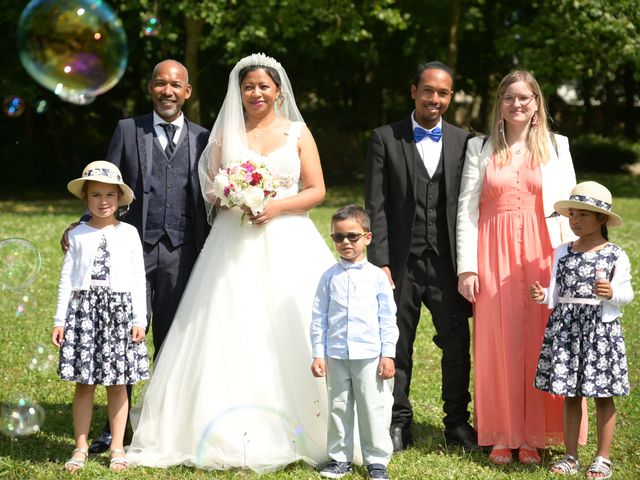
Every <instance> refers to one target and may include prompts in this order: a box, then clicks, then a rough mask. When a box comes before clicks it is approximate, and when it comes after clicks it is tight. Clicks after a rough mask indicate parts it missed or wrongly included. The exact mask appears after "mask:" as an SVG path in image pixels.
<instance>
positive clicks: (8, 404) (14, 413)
mask: <svg viewBox="0 0 640 480" xmlns="http://www.w3.org/2000/svg"><path fill="white" fill-rule="evenodd" d="M44 417H45V413H44V409H43V408H42V407H41V406H40V405H38V404H37V403H36V402H34V401H33V400H32V399H31V398H29V397H27V396H25V395H20V394H17V395H14V396H13V397H11V398H9V399H7V400H5V401H4V402H2V405H0V433H2V434H4V435H6V436H8V437H11V438H15V437H23V436H26V435H32V434H34V433H36V432H39V431H40V427H41V426H42V423H43V422H44Z"/></svg>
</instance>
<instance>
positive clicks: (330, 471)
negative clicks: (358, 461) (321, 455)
mask: <svg viewBox="0 0 640 480" xmlns="http://www.w3.org/2000/svg"><path fill="white" fill-rule="evenodd" d="M347 473H351V462H336V461H335V460H331V461H330V462H329V463H327V465H326V466H325V467H324V468H323V469H322V470H320V476H321V477H324V478H342V477H344V476H345V475H346V474H347Z"/></svg>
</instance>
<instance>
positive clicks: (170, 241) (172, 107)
mask: <svg viewBox="0 0 640 480" xmlns="http://www.w3.org/2000/svg"><path fill="white" fill-rule="evenodd" d="M147 89H148V91H149V94H150V96H151V99H152V101H153V106H154V111H153V112H152V113H148V114H146V115H141V116H139V117H134V118H127V119H124V120H120V121H119V122H118V125H117V126H116V130H115V132H114V134H113V137H112V138H111V142H110V144H109V149H108V152H107V157H106V160H108V161H110V162H113V163H114V164H116V165H117V166H118V168H120V171H121V172H122V176H123V180H124V182H125V183H126V184H127V185H129V186H130V187H131V188H132V189H133V192H134V194H135V200H134V201H133V203H132V204H131V208H130V210H129V211H128V212H127V214H126V215H125V216H124V218H123V220H124V221H126V222H127V223H130V224H132V225H133V226H135V227H136V228H137V229H138V232H139V234H140V238H141V240H142V242H143V248H144V262H145V269H146V277H147V311H148V312H150V314H151V318H150V323H149V324H150V325H151V328H152V332H153V344H154V348H155V355H157V354H158V352H159V350H160V347H161V346H162V342H163V341H164V338H165V337H166V335H167V332H168V331H169V327H170V326H171V322H172V321H173V317H174V314H175V312H176V310H177V308H178V304H179V303H180V298H181V297H182V293H183V291H184V289H185V287H186V285H187V280H188V279H189V274H190V273H191V269H192V268H193V265H194V264H195V261H196V258H197V256H198V254H199V252H200V250H201V249H202V246H203V245H204V242H205V240H206V238H207V234H208V233H209V224H208V223H207V215H206V208H205V205H204V201H203V199H202V194H201V192H200V182H199V179H198V159H199V158H200V154H201V153H202V151H203V150H204V148H205V147H206V145H207V142H208V139H209V132H208V130H206V129H204V128H202V127H201V126H200V125H197V124H195V123H192V122H190V121H189V120H187V119H186V117H185V116H184V115H183V113H182V105H184V102H185V100H187V99H188V98H189V97H190V96H191V85H190V84H189V74H188V72H187V69H186V68H185V67H184V65H182V64H181V63H179V62H177V61H175V60H164V61H162V62H160V63H158V64H157V65H156V67H155V68H154V69H153V75H152V77H151V80H149V82H148V84H147ZM129 392H130V389H129ZM110 443H111V434H110V432H109V425H108V423H107V425H106V426H105V429H104V431H103V433H102V434H101V435H100V436H99V437H98V438H96V439H95V440H94V442H93V443H92V444H91V447H90V448H89V451H90V452H91V453H101V452H104V451H106V450H107V449H108V448H109V445H110Z"/></svg>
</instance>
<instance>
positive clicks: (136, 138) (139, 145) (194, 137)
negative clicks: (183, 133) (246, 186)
mask: <svg viewBox="0 0 640 480" xmlns="http://www.w3.org/2000/svg"><path fill="white" fill-rule="evenodd" d="M185 127H187V137H186V138H185V140H186V141H188V142H189V162H190V178H189V183H190V186H191V189H190V190H191V191H190V200H191V211H192V212H193V219H192V220H193V225H194V230H195V232H194V234H195V242H196V247H197V249H198V251H200V250H201V249H202V246H203V245H204V242H205V240H206V238H207V235H208V233H209V228H210V227H209V224H208V223H207V214H206V208H205V205H204V200H203V199H202V194H201V192H200V180H199V178H198V159H199V158H200V154H201V153H202V151H203V150H204V148H205V147H206V146H207V142H208V140H209V131H208V130H206V129H205V128H202V127H201V126H200V125H197V124H195V123H192V122H190V121H189V120H187V119H186V117H185ZM153 137H154V128H153V113H149V114H147V115H141V116H139V117H133V118H126V119H124V120H120V121H119V122H118V125H117V126H116V130H115V132H114V133H113V137H111V142H110V144H109V150H108V151H107V157H106V160H107V161H109V162H112V163H114V164H116V165H117V166H118V168H119V169H120V171H121V172H122V176H123V180H124V182H125V183H126V184H127V185H129V187H131V189H132V190H133V193H134V195H135V197H136V199H135V200H134V201H133V203H132V204H131V208H130V209H129V212H128V213H127V214H126V215H125V218H124V220H125V221H126V222H127V223H130V224H131V225H133V226H134V227H136V228H137V229H138V233H139V234H140V238H141V239H144V230H145V227H146V223H147V221H146V219H147V211H148V209H149V197H150V192H151V159H152V150H153Z"/></svg>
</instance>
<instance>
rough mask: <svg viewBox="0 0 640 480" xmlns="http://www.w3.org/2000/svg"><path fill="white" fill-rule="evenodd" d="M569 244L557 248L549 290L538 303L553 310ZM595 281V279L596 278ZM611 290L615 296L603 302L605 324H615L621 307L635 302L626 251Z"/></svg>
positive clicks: (616, 270) (620, 261)
mask: <svg viewBox="0 0 640 480" xmlns="http://www.w3.org/2000/svg"><path fill="white" fill-rule="evenodd" d="M568 246H569V244H568V243H563V244H562V245H560V246H559V247H558V248H556V251H555V254H554V256H553V272H552V273H551V282H550V283H549V288H545V289H543V290H544V298H543V299H542V300H540V302H538V303H546V304H548V305H549V308H553V307H555V306H556V305H557V304H558V301H559V299H560V296H559V294H558V290H557V288H556V275H557V273H558V262H559V261H560V259H561V258H562V257H564V256H565V255H566V254H567V253H569V249H568ZM594 281H595V278H594ZM611 290H613V296H612V297H611V298H610V299H608V300H602V321H603V322H604V323H607V322H613V321H614V320H615V319H616V318H619V317H621V316H622V313H621V311H620V307H621V306H623V305H627V304H628V303H631V300H633V288H632V287H631V263H630V262H629V257H628V256H627V254H626V253H624V251H622V252H621V253H620V256H619V257H618V259H617V260H616V263H615V264H614V268H613V276H612V277H611Z"/></svg>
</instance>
